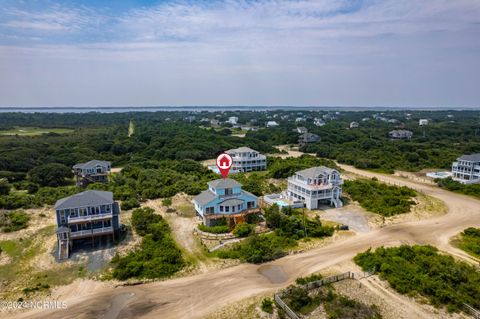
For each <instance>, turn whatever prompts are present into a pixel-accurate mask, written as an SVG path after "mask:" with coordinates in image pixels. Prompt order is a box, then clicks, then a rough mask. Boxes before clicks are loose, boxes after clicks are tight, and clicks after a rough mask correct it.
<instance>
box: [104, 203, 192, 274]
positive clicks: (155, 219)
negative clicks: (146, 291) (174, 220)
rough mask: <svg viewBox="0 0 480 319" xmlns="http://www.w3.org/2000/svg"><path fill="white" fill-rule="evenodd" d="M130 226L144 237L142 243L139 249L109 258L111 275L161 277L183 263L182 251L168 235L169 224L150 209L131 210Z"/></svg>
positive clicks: (178, 268) (175, 270) (171, 272)
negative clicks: (112, 267)
mask: <svg viewBox="0 0 480 319" xmlns="http://www.w3.org/2000/svg"><path fill="white" fill-rule="evenodd" d="M132 226H133V227H134V229H135V231H136V232H137V233H138V234H139V235H140V236H142V237H143V239H142V243H141V244H140V248H139V249H138V250H135V251H133V252H130V253H129V254H128V255H126V256H124V257H119V256H118V255H117V256H115V257H114V258H113V259H112V263H113V264H114V265H115V268H114V270H113V277H114V278H117V279H120V280H125V279H128V278H131V277H136V278H164V277H169V276H171V275H173V274H174V273H176V272H177V271H179V270H180V269H182V268H183V267H184V266H185V261H184V259H183V256H182V252H181V250H180V249H179V248H178V247H177V244H176V243H175V241H174V240H173V238H172V237H171V235H170V227H169V226H168V224H167V222H166V221H165V220H164V219H163V218H162V216H160V215H158V214H155V212H154V210H153V209H151V208H141V209H136V210H134V211H133V213H132Z"/></svg>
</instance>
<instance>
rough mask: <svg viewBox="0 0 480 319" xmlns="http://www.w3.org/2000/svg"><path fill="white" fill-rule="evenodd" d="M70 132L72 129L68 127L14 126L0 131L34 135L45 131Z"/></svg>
mask: <svg viewBox="0 0 480 319" xmlns="http://www.w3.org/2000/svg"><path fill="white" fill-rule="evenodd" d="M71 132H73V130H72V129H68V128H38V127H15V128H14V129H11V130H4V131H0V135H21V136H35V135H41V134H47V133H57V134H66V133H71Z"/></svg>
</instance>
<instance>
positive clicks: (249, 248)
mask: <svg viewBox="0 0 480 319" xmlns="http://www.w3.org/2000/svg"><path fill="white" fill-rule="evenodd" d="M295 245H296V242H295V240H293V239H291V238H286V237H282V236H278V235H276V234H274V233H270V234H263V235H253V236H250V237H248V238H247V239H245V240H244V241H242V242H239V243H236V244H234V245H233V246H232V247H231V248H225V249H219V250H217V251H215V254H216V255H217V256H218V257H220V258H235V259H240V260H242V261H246V262H249V263H254V264H259V263H263V262H267V261H270V260H275V259H278V258H280V257H283V256H285V254H286V251H285V249H286V248H289V247H293V246H295Z"/></svg>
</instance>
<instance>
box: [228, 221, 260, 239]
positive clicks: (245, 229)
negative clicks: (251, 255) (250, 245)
mask: <svg viewBox="0 0 480 319" xmlns="http://www.w3.org/2000/svg"><path fill="white" fill-rule="evenodd" d="M254 230H255V226H253V225H250V224H247V223H241V224H238V225H237V226H235V228H234V229H233V231H232V233H233V234H234V235H235V236H236V237H247V236H248V235H250V234H252V233H253V231H254Z"/></svg>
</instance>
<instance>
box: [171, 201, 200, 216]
mask: <svg viewBox="0 0 480 319" xmlns="http://www.w3.org/2000/svg"><path fill="white" fill-rule="evenodd" d="M175 208H176V209H177V211H178V215H179V216H182V217H195V208H194V207H193V206H192V205H188V204H184V205H178V206H175Z"/></svg>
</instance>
